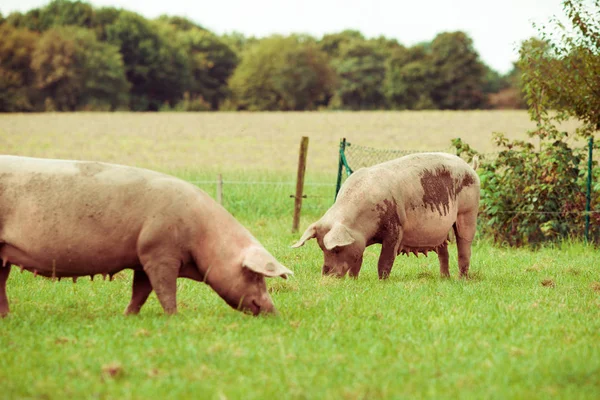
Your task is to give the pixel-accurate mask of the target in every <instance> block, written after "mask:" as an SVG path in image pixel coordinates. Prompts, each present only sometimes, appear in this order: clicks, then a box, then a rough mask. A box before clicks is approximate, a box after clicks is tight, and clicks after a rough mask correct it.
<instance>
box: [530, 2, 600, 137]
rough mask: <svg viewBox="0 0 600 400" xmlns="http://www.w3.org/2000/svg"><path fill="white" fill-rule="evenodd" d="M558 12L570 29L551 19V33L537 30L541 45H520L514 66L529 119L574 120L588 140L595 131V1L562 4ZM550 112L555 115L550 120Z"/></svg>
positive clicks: (598, 38) (599, 68)
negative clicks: (563, 13)
mask: <svg viewBox="0 0 600 400" xmlns="http://www.w3.org/2000/svg"><path fill="white" fill-rule="evenodd" d="M563 7H564V10H565V14H566V17H567V18H568V21H569V23H570V25H568V24H563V23H562V22H559V21H558V20H556V19H553V20H551V21H550V22H551V26H552V28H553V29H552V30H548V28H546V27H544V26H542V27H540V34H541V40H538V39H531V40H529V41H526V42H524V43H523V45H522V47H521V57H520V60H519V67H520V68H521V70H522V71H523V75H522V80H523V87H524V89H525V90H526V93H527V95H526V100H527V103H528V105H529V106H530V108H531V110H532V118H533V119H534V120H536V121H538V123H541V122H542V121H547V122H550V121H551V119H554V121H556V122H560V121H562V120H564V119H567V118H569V117H575V118H578V119H580V120H581V121H582V122H584V123H585V126H584V127H583V128H582V129H581V131H580V132H581V134H582V135H585V136H587V135H590V134H592V133H593V132H594V131H597V130H600V20H599V19H598V15H599V14H600V0H594V1H588V2H584V1H583V0H565V1H564V2H563ZM552 109H554V110H557V111H559V113H558V114H557V115H552V116H550V114H549V112H548V111H549V110H552ZM551 124H552V125H554V123H551Z"/></svg>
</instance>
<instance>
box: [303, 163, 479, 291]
mask: <svg viewBox="0 0 600 400" xmlns="http://www.w3.org/2000/svg"><path fill="white" fill-rule="evenodd" d="M475 168H476V167H475ZM478 208H479V177H478V176H477V173H476V172H475V171H474V169H473V168H472V167H471V166H469V165H468V164H467V163H466V162H465V161H463V160H462V159H461V158H459V157H457V156H454V155H450V154H445V153H420V154H412V155H408V156H405V157H401V158H398V159H396V160H392V161H388V162H384V163H381V164H378V165H374V166H372V167H369V168H361V169H359V170H357V171H356V172H355V173H353V174H352V175H350V177H349V178H348V179H347V180H346V182H344V185H342V187H341V189H340V192H339V194H338V197H337V199H336V201H335V203H334V204H333V206H331V208H330V209H329V210H327V212H326V213H325V215H323V217H322V218H321V219H319V220H318V221H317V222H315V223H313V224H311V225H310V226H309V227H308V228H307V229H306V231H305V232H304V234H303V235H302V237H301V238H300V240H299V241H298V242H297V243H296V244H294V245H293V246H292V247H299V246H302V245H303V244H304V243H305V242H306V241H307V240H309V239H312V238H316V239H317V242H318V244H319V246H320V247H321V249H322V250H323V254H324V263H323V274H324V275H335V276H338V277H343V276H344V275H346V273H348V272H349V273H350V275H351V276H354V277H356V276H358V273H359V271H360V268H361V264H362V260H363V253H364V250H365V248H366V247H367V246H370V245H372V244H374V243H381V245H382V246H381V254H380V256H379V262H378V265H377V269H378V273H379V278H381V279H384V278H387V277H388V276H389V274H390V271H391V269H392V265H393V264H394V260H395V258H396V256H397V255H398V254H400V253H404V254H409V253H414V254H415V255H418V253H424V254H425V255H427V252H428V251H433V252H436V253H437V255H438V258H439V262H440V273H441V275H442V276H449V271H448V240H447V239H448V234H449V232H450V230H451V229H454V233H455V236H456V245H457V248H458V265H459V270H460V275H461V276H467V273H468V271H469V262H470V258H471V242H472V241H473V237H474V236H475V230H476V226H477V212H478Z"/></svg>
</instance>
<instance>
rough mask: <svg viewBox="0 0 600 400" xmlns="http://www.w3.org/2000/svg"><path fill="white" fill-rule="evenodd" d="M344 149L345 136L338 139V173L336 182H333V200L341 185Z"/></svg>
mask: <svg viewBox="0 0 600 400" xmlns="http://www.w3.org/2000/svg"><path fill="white" fill-rule="evenodd" d="M344 151H346V138H342V140H340V157H339V163H338V175H337V183H336V184H335V197H334V198H333V201H335V199H337V195H338V192H339V191H340V187H341V186H342V172H343V169H344V162H343V161H342V160H343V154H344Z"/></svg>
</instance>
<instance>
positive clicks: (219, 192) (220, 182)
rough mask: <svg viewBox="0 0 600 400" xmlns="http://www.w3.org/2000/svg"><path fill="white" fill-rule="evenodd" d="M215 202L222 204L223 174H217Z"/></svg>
mask: <svg viewBox="0 0 600 400" xmlns="http://www.w3.org/2000/svg"><path fill="white" fill-rule="evenodd" d="M217 203H219V204H221V205H223V175H221V174H219V176H217Z"/></svg>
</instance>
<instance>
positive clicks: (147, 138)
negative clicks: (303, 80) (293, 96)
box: [0, 111, 600, 399]
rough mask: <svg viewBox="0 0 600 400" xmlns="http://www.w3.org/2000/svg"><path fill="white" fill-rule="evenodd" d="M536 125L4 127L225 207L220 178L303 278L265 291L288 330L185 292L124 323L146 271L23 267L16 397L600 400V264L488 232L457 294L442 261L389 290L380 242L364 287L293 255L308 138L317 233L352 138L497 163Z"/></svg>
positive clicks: (277, 119) (254, 227)
mask: <svg viewBox="0 0 600 400" xmlns="http://www.w3.org/2000/svg"><path fill="white" fill-rule="evenodd" d="M530 127H531V124H530V123H529V121H528V119H527V116H526V114H525V113H523V112H512V111H511V112H469V113H444V112H422V113H391V112H389V113H388V112H386V113H312V114H311V113H305V114H303V113H290V114H284V113H273V114H260V113H257V114H239V115H238V114H47V115H45V114H40V115H0V145H1V146H2V147H3V153H7V154H19V155H28V156H44V157H61V158H84V159H94V160H103V161H113V162H120V163H126V164H131V165H137V166H145V167H150V168H154V169H158V170H162V171H167V172H172V173H174V174H176V175H178V176H180V177H182V178H184V179H187V180H190V181H193V182H197V184H198V185H199V186H200V187H202V188H204V189H205V190H206V191H207V192H208V193H209V194H211V195H212V196H214V195H215V185H214V183H212V182H210V181H211V180H214V179H215V176H216V174H217V173H222V174H223V175H224V179H226V184H225V187H224V205H225V207H226V208H227V209H229V210H230V212H232V213H233V214H234V215H235V216H236V217H237V218H238V219H239V220H240V221H241V222H243V223H244V224H245V225H246V226H247V227H248V228H249V229H250V230H251V231H252V232H253V233H254V234H255V235H256V237H257V238H258V239H259V240H260V241H261V242H262V243H263V244H264V245H265V247H267V248H268V249H269V250H270V251H271V252H272V253H273V255H275V256H276V257H277V258H278V259H279V260H280V261H281V262H282V263H283V264H285V265H286V266H287V267H289V268H290V269H292V270H293V271H294V272H295V275H294V276H293V277H291V278H290V279H288V280H282V279H270V280H269V282H268V284H269V290H270V291H271V295H272V297H273V300H274V302H275V304H276V306H277V307H278V309H279V311H280V313H279V315H278V316H270V317H258V318H254V317H251V316H248V315H244V314H242V313H239V312H237V311H235V310H232V309H231V308H229V307H228V306H227V305H226V304H225V303H224V302H223V301H222V300H221V299H220V298H219V297H218V296H217V295H216V293H214V292H213V291H212V290H211V289H210V288H209V287H208V286H205V285H202V284H200V283H197V282H193V281H188V280H180V281H179V282H178V305H179V314H178V315H176V316H174V317H166V316H164V315H163V314H162V310H161V308H160V306H159V304H158V301H157V300H156V297H155V296H154V295H152V296H151V297H150V300H149V301H148V303H147V304H146V305H145V306H144V308H143V309H142V312H141V313H140V315H139V316H135V317H124V316H122V311H123V310H124V308H125V306H126V305H127V303H128V301H129V297H130V294H131V292H130V286H131V273H130V272H125V273H121V274H119V275H117V276H116V277H115V280H114V281H113V282H109V281H102V280H100V281H98V280H95V281H93V282H90V281H89V280H83V279H80V280H78V281H77V283H76V284H73V283H72V282H70V281H64V280H63V281H61V282H52V281H50V280H45V279H43V278H34V276H33V275H32V274H30V273H27V272H24V273H19V272H18V269H17V270H13V272H12V273H11V276H10V278H9V281H8V296H9V300H10V302H11V314H10V315H9V317H7V318H5V319H2V320H0V398H6V399H15V398H44V399H62V398H66V397H69V398H100V399H117V398H118V399H142V398H144V399H147V398H157V399H158V398H160V399H162V398H194V399H195V398H203V399H204V398H206V399H265V398H268V399H271V398H273V399H288V398H290V399H303V398H310V399H314V398H331V399H340V398H341V399H378V398H382V399H389V398H411V399H412V398H428V399H446V398H447V399H456V398H477V399H480V398H486V399H525V398H526V399H547V398H557V399H597V398H599V397H600V346H598V342H599V340H600V318H599V316H600V273H599V270H598V268H599V267H598V266H599V265H600V252H598V251H597V250H596V249H593V248H590V247H587V246H585V245H584V244H581V243H566V244H564V245H562V246H556V247H547V248H543V249H541V250H539V251H536V252H532V251H529V250H525V249H509V248H503V247H498V246H493V245H492V244H490V243H489V242H487V241H486V240H485V239H484V238H481V237H478V238H477V239H476V242H475V244H474V249H473V257H472V267H471V279H469V280H459V279H458V278H457V266H456V250H455V248H454V247H453V246H451V252H450V254H451V274H452V277H451V279H448V280H442V279H440V277H439V271H438V266H437V259H436V257H435V255H431V254H430V256H429V257H427V258H425V257H423V256H421V257H419V258H416V257H414V256H412V257H409V258H407V257H399V258H398V259H397V261H396V263H395V266H394V269H393V270H392V274H391V277H390V279H389V280H387V281H385V282H380V281H379V280H378V279H377V271H376V264H377V257H378V250H379V248H378V246H372V247H370V248H369V249H368V250H367V253H366V256H365V262H364V264H363V268H362V272H361V275H360V277H359V278H358V279H357V280H352V279H343V280H337V279H331V278H322V277H321V276H320V265H321V262H322V255H321V253H320V250H319V249H318V246H317V245H316V243H314V242H309V243H307V245H305V246H304V247H302V248H300V249H291V248H290V245H291V244H292V243H294V242H295V241H296V240H297V238H298V236H299V234H293V233H291V232H290V227H291V221H292V209H293V200H292V199H291V198H290V197H289V195H290V194H291V193H293V189H294V179H295V169H296V162H297V152H298V145H299V141H300V137H301V136H303V135H305V136H309V137H310V145H309V161H308V168H307V174H308V177H307V181H308V185H307V187H306V194H307V195H308V198H307V199H305V201H304V206H303V217H302V219H301V229H303V228H305V227H306V226H307V225H308V224H309V223H310V222H312V221H313V220H315V219H317V218H318V217H320V216H321V215H322V213H323V212H324V211H325V210H326V209H327V207H328V206H329V205H330V204H331V202H332V200H333V191H334V186H333V183H334V182H335V169H336V166H337V145H338V141H339V138H340V137H343V136H345V137H347V138H348V140H349V141H353V142H355V143H360V144H363V145H369V146H373V147H382V148H383V147H391V148H398V149H402V148H406V147H410V148H413V149H423V150H429V149H431V150H434V149H435V150H437V149H444V148H447V147H448V146H449V140H450V139H451V138H453V137H457V136H460V137H462V138H463V139H464V140H466V141H467V142H469V143H471V144H473V145H475V146H476V147H477V148H479V147H481V150H482V151H493V147H492V146H491V143H489V137H490V133H491V132H492V131H505V132H506V133H507V134H508V135H509V136H511V137H523V138H524V137H525V135H524V134H523V131H524V130H525V129H528V128H530ZM484 146H488V147H484ZM227 182H228V183H227ZM236 182H243V183H236ZM273 182H280V183H273ZM317 183H318V184H317Z"/></svg>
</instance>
